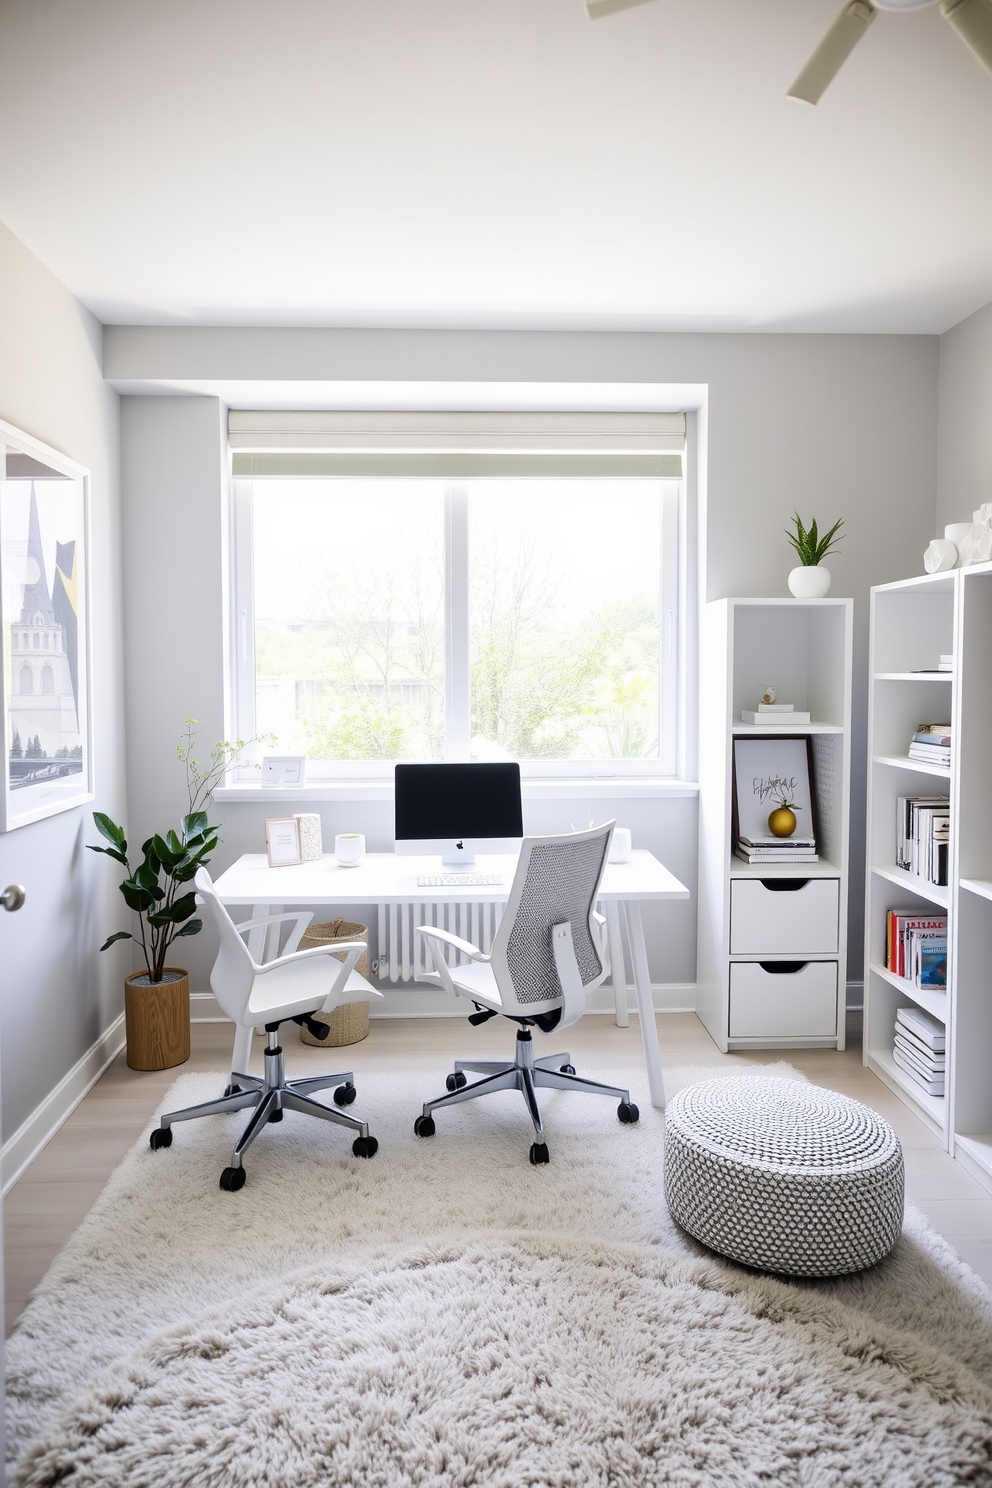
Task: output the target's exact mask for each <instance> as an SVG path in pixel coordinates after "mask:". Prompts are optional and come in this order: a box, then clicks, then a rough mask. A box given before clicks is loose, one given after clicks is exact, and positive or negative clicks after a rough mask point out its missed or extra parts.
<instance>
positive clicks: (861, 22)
mask: <svg viewBox="0 0 992 1488" xmlns="http://www.w3.org/2000/svg"><path fill="white" fill-rule="evenodd" d="M959 3H963V4H967V0H959ZM875 14H876V12H875V7H874V5H872V4H871V0H848V3H847V5H845V6H844V9H843V10H842V11H841V13H840V15H839V16H838V17H837V19H836V20H835V21H834V23H833V25H832V26H831V27H830V30H829V31H828V32H827V34H826V36H825V37H824V38H823V40H822V41H821V42H820V45H819V46H818V47H817V49H816V51H815V52H814V53H813V55H812V57H810V59H809V61H808V62H807V63H806V66H805V67H804V68H803V70H802V72H801V73H800V74H799V76H798V77H797V78H796V81H795V82H794V83H793V85H792V87H791V88H790V89H789V91H788V94H787V95H786V96H787V97H788V98H791V99H792V100H793V102H795V103H811V104H812V103H818V102H819V100H820V97H821V95H822V93H823V90H824V89H825V88H826V86H827V84H828V83H831V82H833V80H834V78H835V77H836V76H837V74H838V72H840V70H841V68H842V67H843V65H844V63H845V62H846V61H847V59H848V57H849V56H850V55H851V53H852V52H853V51H854V48H855V47H856V46H857V44H858V42H859V41H860V40H861V38H862V36H864V34H865V32H866V31H867V30H868V27H869V26H870V25H871V23H872V21H873V20H874V19H875Z"/></svg>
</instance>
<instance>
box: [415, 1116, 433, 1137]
mask: <svg viewBox="0 0 992 1488" xmlns="http://www.w3.org/2000/svg"><path fill="white" fill-rule="evenodd" d="M436 1130H437V1127H436V1126H435V1125H434V1117H433V1116H418V1117H417V1119H416V1121H415V1122H414V1123H413V1132H414V1136H417V1137H432V1136H433V1135H434V1133H435V1131H436Z"/></svg>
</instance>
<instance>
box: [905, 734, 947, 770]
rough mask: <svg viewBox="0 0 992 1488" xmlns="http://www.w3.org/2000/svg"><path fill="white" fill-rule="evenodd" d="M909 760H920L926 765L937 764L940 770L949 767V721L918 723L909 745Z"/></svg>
mask: <svg viewBox="0 0 992 1488" xmlns="http://www.w3.org/2000/svg"><path fill="white" fill-rule="evenodd" d="M909 757H910V759H911V760H920V761H921V762H922V763H924V764H927V765H938V766H939V767H940V768H941V769H942V770H949V769H950V768H951V725H950V724H949V723H919V724H917V726H916V733H915V734H914V735H913V742H912V743H911V744H910V746H909Z"/></svg>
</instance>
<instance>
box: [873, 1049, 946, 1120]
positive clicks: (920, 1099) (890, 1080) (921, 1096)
mask: <svg viewBox="0 0 992 1488" xmlns="http://www.w3.org/2000/svg"><path fill="white" fill-rule="evenodd" d="M865 1063H866V1064H867V1066H868V1068H869V1069H870V1070H873V1071H874V1073H875V1074H876V1075H878V1077H879V1079H881V1080H882V1081H883V1082H884V1083H885V1084H886V1085H888V1087H889V1089H890V1090H892V1091H894V1092H895V1094H896V1095H900V1096H903V1097H904V1098H905V1097H906V1096H908V1097H909V1101H908V1104H910V1105H913V1106H918V1107H919V1110H920V1112H921V1113H922V1115H923V1116H924V1117H925V1118H926V1120H927V1121H928V1122H929V1124H930V1125H931V1126H932V1127H933V1129H934V1130H935V1131H936V1132H937V1133H938V1135H940V1136H942V1137H943V1136H946V1133H947V1097H946V1096H945V1095H928V1094H927V1092H926V1091H925V1090H924V1089H923V1086H922V1085H917V1083H916V1081H915V1080H911V1079H910V1077H909V1076H908V1075H907V1074H905V1073H904V1072H903V1071H902V1070H901V1069H900V1068H899V1066H898V1065H897V1064H896V1062H895V1060H894V1059H893V1058H892V1053H891V1051H890V1050H889V1049H888V1048H885V1049H869V1050H868V1053H867V1054H866V1055H865Z"/></svg>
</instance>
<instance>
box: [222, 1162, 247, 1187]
mask: <svg viewBox="0 0 992 1488" xmlns="http://www.w3.org/2000/svg"><path fill="white" fill-rule="evenodd" d="M247 1176H248V1175H247V1174H246V1172H245V1170H244V1168H225V1169H224V1171H223V1173H221V1175H220V1186H221V1188H223V1189H226V1191H227V1192H228V1193H237V1191H238V1189H239V1188H244V1186H245V1178H246V1177H247Z"/></svg>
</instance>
